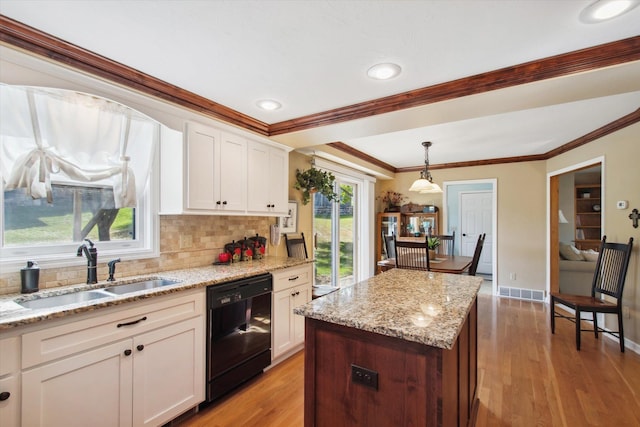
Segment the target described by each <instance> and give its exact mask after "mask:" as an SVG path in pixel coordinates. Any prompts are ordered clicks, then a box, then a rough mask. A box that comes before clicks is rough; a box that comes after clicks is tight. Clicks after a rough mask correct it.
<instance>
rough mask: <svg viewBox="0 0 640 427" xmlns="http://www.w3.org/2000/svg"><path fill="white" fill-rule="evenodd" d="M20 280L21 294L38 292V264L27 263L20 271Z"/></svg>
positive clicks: (33, 262)
mask: <svg viewBox="0 0 640 427" xmlns="http://www.w3.org/2000/svg"><path fill="white" fill-rule="evenodd" d="M20 278H21V279H22V293H23V294H30V293H32V292H38V284H39V282H40V267H38V263H36V262H35V261H27V266H26V267H25V268H23V269H21V270H20Z"/></svg>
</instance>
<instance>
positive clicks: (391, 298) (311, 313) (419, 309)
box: [294, 268, 483, 350]
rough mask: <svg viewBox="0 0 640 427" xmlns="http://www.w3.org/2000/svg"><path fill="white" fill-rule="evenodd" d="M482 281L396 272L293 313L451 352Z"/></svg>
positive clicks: (381, 275)
mask: <svg viewBox="0 0 640 427" xmlns="http://www.w3.org/2000/svg"><path fill="white" fill-rule="evenodd" d="M482 280H483V279H482V278H481V277H474V276H463V275H459V274H447V273H435V272H429V273H427V272H424V271H414V270H404V269H397V268H394V269H392V270H389V271H386V272H384V273H382V274H379V275H377V276H374V277H372V278H370V279H367V280H365V281H362V282H360V283H357V284H355V285H353V286H350V287H346V288H342V289H340V290H339V291H338V292H333V293H331V294H328V295H326V296H324V297H322V298H318V299H315V300H313V301H311V302H309V303H307V304H305V305H303V306H300V307H296V308H295V309H294V313H296V314H298V315H301V316H305V317H308V318H311V319H316V320H321V321H324V322H329V323H334V324H337V325H342V326H347V327H351V328H355V329H360V330H363V331H369V332H374V333H377V334H381V335H386V336H390V337H395V338H400V339H403V340H406V341H413V342H418V343H421V344H426V345H430V346H433V347H438V348H443V349H447V350H451V349H452V348H453V345H454V344H455V342H456V339H457V337H458V334H459V333H460V330H461V328H462V326H463V324H464V322H465V320H466V319H467V315H468V314H469V310H470V308H471V306H472V304H473V302H474V301H475V299H476V296H477V294H478V291H479V290H480V285H481V284H482Z"/></svg>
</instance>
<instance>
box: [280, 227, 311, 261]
mask: <svg viewBox="0 0 640 427" xmlns="http://www.w3.org/2000/svg"><path fill="white" fill-rule="evenodd" d="M284 243H285V246H286V247H287V256H288V257H289V258H302V259H307V258H309V255H308V254H307V244H306V242H305V240H304V233H300V237H296V238H293V239H292V238H290V237H289V236H287V235H286V234H285V235H284Z"/></svg>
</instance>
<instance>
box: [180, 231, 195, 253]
mask: <svg viewBox="0 0 640 427" xmlns="http://www.w3.org/2000/svg"><path fill="white" fill-rule="evenodd" d="M191 246H193V237H192V236H191V234H181V235H180V249H188V248H190V247H191Z"/></svg>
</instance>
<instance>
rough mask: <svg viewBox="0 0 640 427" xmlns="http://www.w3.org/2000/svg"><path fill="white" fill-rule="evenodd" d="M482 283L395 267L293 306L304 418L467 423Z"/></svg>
mask: <svg viewBox="0 0 640 427" xmlns="http://www.w3.org/2000/svg"><path fill="white" fill-rule="evenodd" d="M481 283H482V278H480V277H472V276H462V275H454V274H444V273H426V272H424V271H412V270H402V269H393V270H390V271H387V272H384V273H382V274H380V275H377V276H375V277H372V278H370V279H368V280H365V281H363V282H361V283H358V284H356V285H354V286H352V287H347V288H343V289H341V290H340V291H339V292H334V293H332V294H329V295H327V296H325V297H322V298H319V299H316V300H313V301H312V302H310V303H308V304H306V305H304V306H301V307H297V308H296V309H295V313H296V314H298V315H302V316H305V317H306V319H305V334H306V344H305V426H307V427H310V426H325V425H354V426H355V425H358V426H390V425H398V426H401V425H413V426H466V425H474V424H475V415H476V413H477V407H478V399H477V397H476V384H477V303H476V297H477V294H478V291H479V289H480V285H481Z"/></svg>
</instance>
